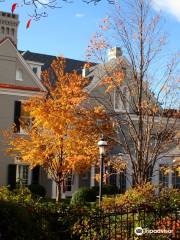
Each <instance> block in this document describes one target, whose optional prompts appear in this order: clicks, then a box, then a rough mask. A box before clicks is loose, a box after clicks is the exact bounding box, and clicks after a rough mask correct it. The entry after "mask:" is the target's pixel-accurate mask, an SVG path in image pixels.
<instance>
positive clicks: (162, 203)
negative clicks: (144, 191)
mask: <svg viewBox="0 0 180 240" xmlns="http://www.w3.org/2000/svg"><path fill="white" fill-rule="evenodd" d="M154 207H156V208H157V209H160V210H162V208H165V209H169V208H171V209H173V208H175V209H176V208H177V207H180V190H179V189H173V188H162V189H161V191H160V193H159V195H158V199H157V201H156V202H155V205H154Z"/></svg>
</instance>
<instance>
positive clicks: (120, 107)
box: [114, 85, 129, 112]
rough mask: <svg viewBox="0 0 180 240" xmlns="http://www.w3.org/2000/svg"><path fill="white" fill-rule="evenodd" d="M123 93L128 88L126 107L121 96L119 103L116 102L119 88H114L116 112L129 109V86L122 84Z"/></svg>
mask: <svg viewBox="0 0 180 240" xmlns="http://www.w3.org/2000/svg"><path fill="white" fill-rule="evenodd" d="M120 89H121V91H122V93H123V91H124V89H126V109H125V108H124V105H123V102H122V101H121V99H120V97H119V100H120V101H119V104H116V100H117V98H116V94H117V93H116V92H117V88H115V89H114V111H116V112H126V111H129V93H128V87H127V86H126V85H125V86H122V87H120ZM116 105H118V107H116Z"/></svg>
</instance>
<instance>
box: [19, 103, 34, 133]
mask: <svg viewBox="0 0 180 240" xmlns="http://www.w3.org/2000/svg"><path fill="white" fill-rule="evenodd" d="M31 126H32V118H31V116H30V113H29V112H27V111H26V110H25V107H24V104H23V102H21V112H20V132H21V133H25V132H26V129H27V128H30V127H31Z"/></svg>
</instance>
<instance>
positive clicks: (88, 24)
mask: <svg viewBox="0 0 180 240" xmlns="http://www.w3.org/2000/svg"><path fill="white" fill-rule="evenodd" d="M153 1H154V8H155V9H156V10H157V11H159V9H161V10H162V14H163V17H164V18H165V21H166V23H165V31H166V32H168V36H169V45H168V48H169V49H173V51H174V50H179V49H180V0H153ZM12 2H18V1H11V0H6V2H5V3H0V10H4V11H10V10H11V3H12ZM110 11H111V6H110V5H108V4H107V2H106V0H102V2H101V3H99V4H98V5H97V6H94V5H93V4H90V5H87V4H85V3H82V1H80V0H75V3H73V4H63V7H62V8H61V9H55V10H49V11H48V13H49V16H48V17H47V18H43V19H41V20H40V21H38V22H32V24H31V27H30V29H29V30H26V22H27V20H28V13H30V9H29V8H17V10H16V13H18V14H19V16H20V25H19V32H18V48H19V49H22V50H30V51H34V52H39V53H47V54H51V55H64V56H65V57H69V58H74V59H84V58H85V50H86V48H87V46H88V42H89V40H90V38H91V36H92V35H93V33H94V32H95V31H96V30H98V25H99V23H100V21H101V19H102V18H104V17H105V16H107V15H108V13H109V12H110Z"/></svg>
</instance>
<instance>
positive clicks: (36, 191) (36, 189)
mask: <svg viewBox="0 0 180 240" xmlns="http://www.w3.org/2000/svg"><path fill="white" fill-rule="evenodd" d="M28 188H29V190H30V191H31V193H32V194H33V195H35V196H39V197H43V198H44V197H45V196H46V189H45V188H44V187H43V186H42V185H39V184H31V185H29V186H28Z"/></svg>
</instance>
